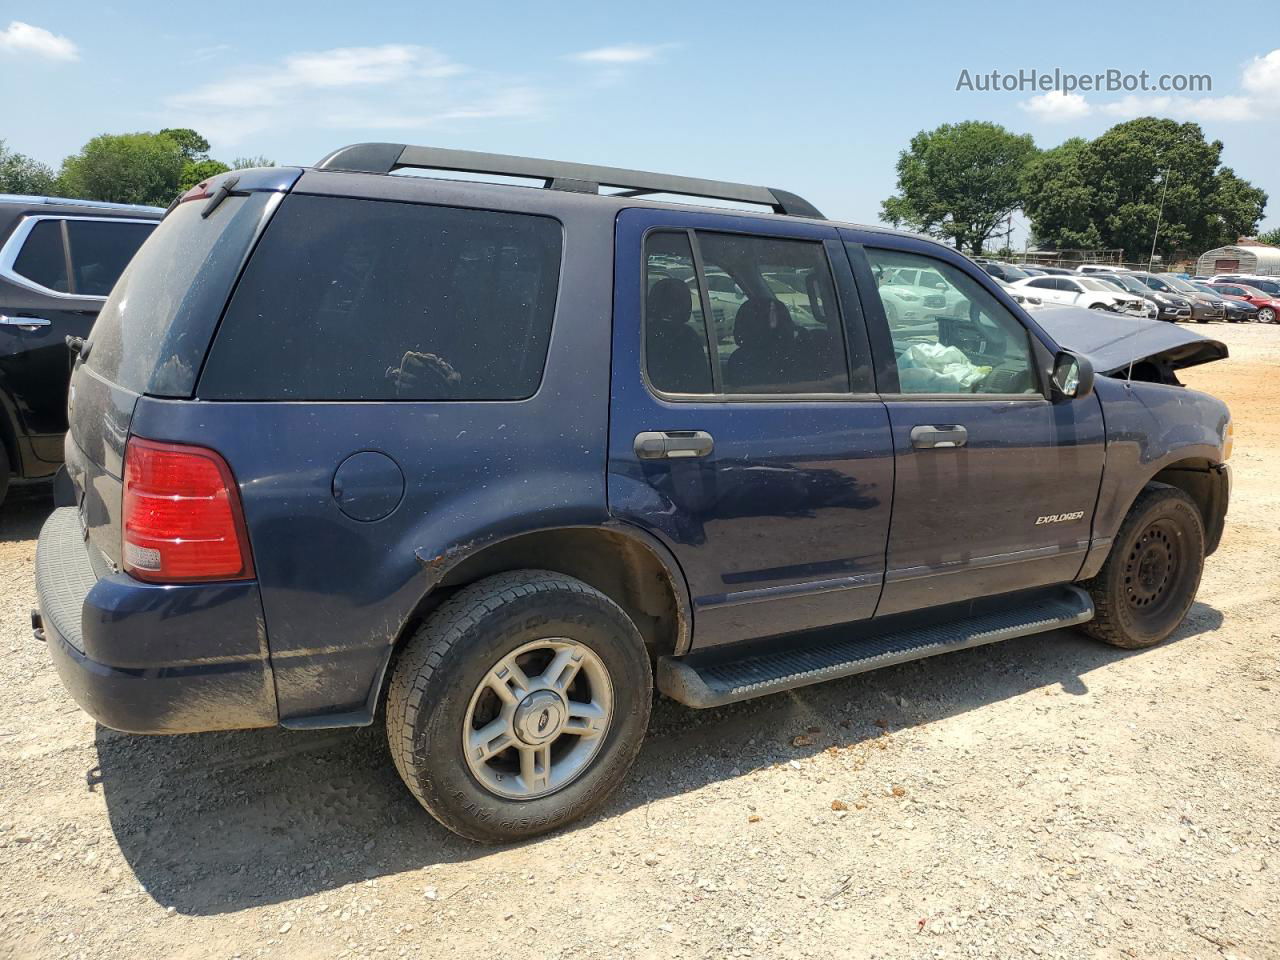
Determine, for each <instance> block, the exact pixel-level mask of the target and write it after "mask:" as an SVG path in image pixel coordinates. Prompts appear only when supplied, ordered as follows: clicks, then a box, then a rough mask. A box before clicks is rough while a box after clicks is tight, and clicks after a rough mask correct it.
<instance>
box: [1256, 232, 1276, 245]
mask: <svg viewBox="0 0 1280 960" xmlns="http://www.w3.org/2000/svg"><path fill="white" fill-rule="evenodd" d="M1258 239H1259V240H1261V241H1262V242H1263V243H1269V244H1271V245H1272V246H1274V247H1280V227H1276V228H1275V229H1274V230H1268V231H1267V232H1266V233H1260V234H1258Z"/></svg>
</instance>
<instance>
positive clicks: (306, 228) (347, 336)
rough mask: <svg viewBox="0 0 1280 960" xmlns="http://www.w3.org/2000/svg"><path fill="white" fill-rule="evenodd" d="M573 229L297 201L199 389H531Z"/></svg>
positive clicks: (431, 396)
mask: <svg viewBox="0 0 1280 960" xmlns="http://www.w3.org/2000/svg"><path fill="white" fill-rule="evenodd" d="M561 233H562V231H561V227H560V224H559V223H558V222H557V221H555V220H552V219H550V218H548V217H541V216H533V215H526V214H511V213H498V212H493V211H488V210H471V209H461V208H454V207H440V206H428V205H422V204H409V203H396V202H390V201H381V200H353V199H346V198H339V197H314V196H305V195H295V196H291V197H289V198H287V199H286V200H285V201H284V203H283V204H282V205H281V208H280V210H279V212H278V213H277V214H276V216H275V217H274V218H273V219H272V221H271V224H270V226H269V227H268V229H267V231H266V233H265V234H264V236H263V238H262V241H261V242H260V243H259V245H258V247H257V249H256V250H255V252H254V254H253V258H252V259H251V260H250V262H249V265H248V267H247V268H246V269H245V272H244V275H243V276H242V277H241V280H240V283H239V284H238V286H237V287H236V294H235V297H234V298H233V299H232V302H231V305H230V307H229V308H228V310H227V315H226V317H224V318H223V321H222V326H221V327H220V328H219V331H218V335H217V339H216V341H215V343H214V346H213V350H212V351H211V352H210V355H209V360H208V363H207V364H206V367H205V372H204V374H203V375H202V376H201V379H200V389H199V395H200V396H201V397H202V398H206V399H221V400H519V399H524V398H526V397H530V396H532V395H533V394H534V393H535V392H536V391H537V389H538V385H539V383H540V382H541V380H542V369H543V366H544V364H545V362H546V356H547V343H548V340H549V338H550V336H551V320H552V315H553V314H554V312H555V302H556V289H557V286H558V283H559V275H560V254H561V246H562V237H561Z"/></svg>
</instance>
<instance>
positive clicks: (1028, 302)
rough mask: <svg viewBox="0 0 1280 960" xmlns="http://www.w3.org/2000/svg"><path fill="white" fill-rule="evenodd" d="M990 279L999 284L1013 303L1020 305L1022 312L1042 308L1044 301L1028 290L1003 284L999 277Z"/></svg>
mask: <svg viewBox="0 0 1280 960" xmlns="http://www.w3.org/2000/svg"><path fill="white" fill-rule="evenodd" d="M991 279H992V280H994V281H995V282H996V283H998V284H1000V286H1001V287H1002V288H1003V289H1004V292H1005V293H1007V294H1008V295H1009V296H1010V297H1012V298H1013V302H1014V303H1018V304H1021V305H1022V308H1023V309H1024V310H1036V309H1039V308H1040V307H1043V306H1044V299H1043V298H1042V297H1041V296H1040V295H1039V294H1033V293H1031V292H1030V291H1029V290H1019V289H1018V288H1017V287H1015V286H1014V285H1013V284H1011V283H1005V282H1004V281H1003V280H1001V279H1000V278H999V277H992V278H991Z"/></svg>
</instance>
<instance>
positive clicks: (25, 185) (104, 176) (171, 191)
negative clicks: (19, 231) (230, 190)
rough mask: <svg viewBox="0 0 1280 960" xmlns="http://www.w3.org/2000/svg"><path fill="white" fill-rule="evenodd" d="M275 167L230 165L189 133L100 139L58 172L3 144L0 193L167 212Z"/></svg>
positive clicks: (242, 160) (243, 160)
mask: <svg viewBox="0 0 1280 960" xmlns="http://www.w3.org/2000/svg"><path fill="white" fill-rule="evenodd" d="M274 165H275V164H273V163H272V162H271V161H270V160H268V159H267V158H266V157H260V156H259V157H237V158H236V159H235V160H233V161H232V162H231V163H230V164H227V163H223V162H222V161H221V160H214V159H213V158H212V157H210V156H209V141H208V140H206V139H205V138H204V137H202V136H200V134H198V133H197V132H196V131H194V130H191V129H189V128H186V127H168V128H165V129H164V130H161V131H159V132H158V133H120V134H103V135H101V136H98V137H94V138H93V139H92V140H90V141H89V142H88V143H86V144H85V145H84V146H83V147H81V148H80V149H79V151H77V152H76V153H73V154H72V155H71V156H69V157H67V158H66V159H64V160H63V161H62V165H61V167H60V168H59V169H58V170H56V171H55V170H54V169H53V168H52V167H50V166H48V165H47V164H43V163H41V162H40V161H38V160H35V159H33V158H31V157H29V156H26V155H25V154H21V153H17V152H14V151H12V150H10V149H9V148H8V147H7V146H6V145H5V141H3V140H0V193H20V194H30V195H33V196H59V197H75V198H77V199H81V200H106V201H110V202H112V203H142V204H148V205H150V206H156V207H165V206H168V205H169V203H170V202H171V201H172V200H173V198H174V197H176V196H177V195H178V194H180V193H182V192H184V191H186V190H189V189H190V188H191V187H194V186H195V185H196V184H197V183H199V182H200V181H201V180H207V179H208V178H209V177H212V176H216V175H217V174H219V173H226V172H227V171H228V170H233V169H234V170H240V169H244V168H245V167H270V166H274Z"/></svg>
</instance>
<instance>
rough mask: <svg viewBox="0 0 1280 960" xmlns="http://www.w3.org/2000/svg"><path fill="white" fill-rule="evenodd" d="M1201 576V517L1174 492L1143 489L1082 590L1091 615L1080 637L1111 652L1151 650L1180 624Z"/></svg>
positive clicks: (1185, 498) (1187, 500)
mask: <svg viewBox="0 0 1280 960" xmlns="http://www.w3.org/2000/svg"><path fill="white" fill-rule="evenodd" d="M1203 570H1204V520H1203V519H1202V518H1201V516H1200V509H1199V508H1198V507H1197V506H1196V505H1195V502H1194V501H1193V500H1192V499H1191V498H1190V497H1189V496H1187V495H1186V494H1185V493H1184V492H1183V491H1181V490H1179V489H1178V488H1176V487H1170V486H1167V485H1165V484H1162V483H1152V484H1148V485H1147V487H1146V489H1144V490H1143V491H1142V493H1141V494H1140V495H1139V496H1138V499H1137V501H1136V502H1135V503H1134V504H1133V506H1132V507H1131V508H1130V509H1129V514H1128V516H1126V517H1125V519H1124V523H1122V524H1121V525H1120V532H1119V533H1118V534H1117V535H1116V539H1115V543H1113V544H1112V547H1111V553H1110V554H1109V555H1108V556H1107V561H1106V563H1104V564H1103V565H1102V569H1101V570H1099V571H1098V574H1097V576H1095V577H1094V578H1093V579H1091V580H1088V581H1086V582H1085V583H1083V584H1081V586H1083V587H1084V588H1085V589H1086V590H1088V591H1089V595H1090V596H1091V597H1093V605H1094V609H1095V611H1096V613H1095V616H1094V618H1093V620H1091V621H1090V622H1089V623H1087V624H1085V625H1084V627H1083V629H1084V631H1085V632H1086V633H1088V634H1089V635H1090V636H1092V637H1095V638H1097V639H1098V640H1102V641H1103V642H1104V643H1109V644H1111V645H1112V646H1115V647H1124V648H1125V649H1130V650H1135V649H1139V648H1142V647H1151V646H1154V645H1155V644H1157V643H1159V642H1160V641H1161V640H1163V639H1165V638H1166V637H1167V636H1169V634H1171V633H1173V631H1174V630H1176V629H1177V628H1178V625H1179V624H1181V623H1182V620H1183V618H1184V617H1186V615H1187V611H1188V610H1190V609H1191V604H1192V603H1193V602H1194V601H1195V598H1196V590H1197V589H1199V587H1200V574H1201V572H1202V571H1203Z"/></svg>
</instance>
